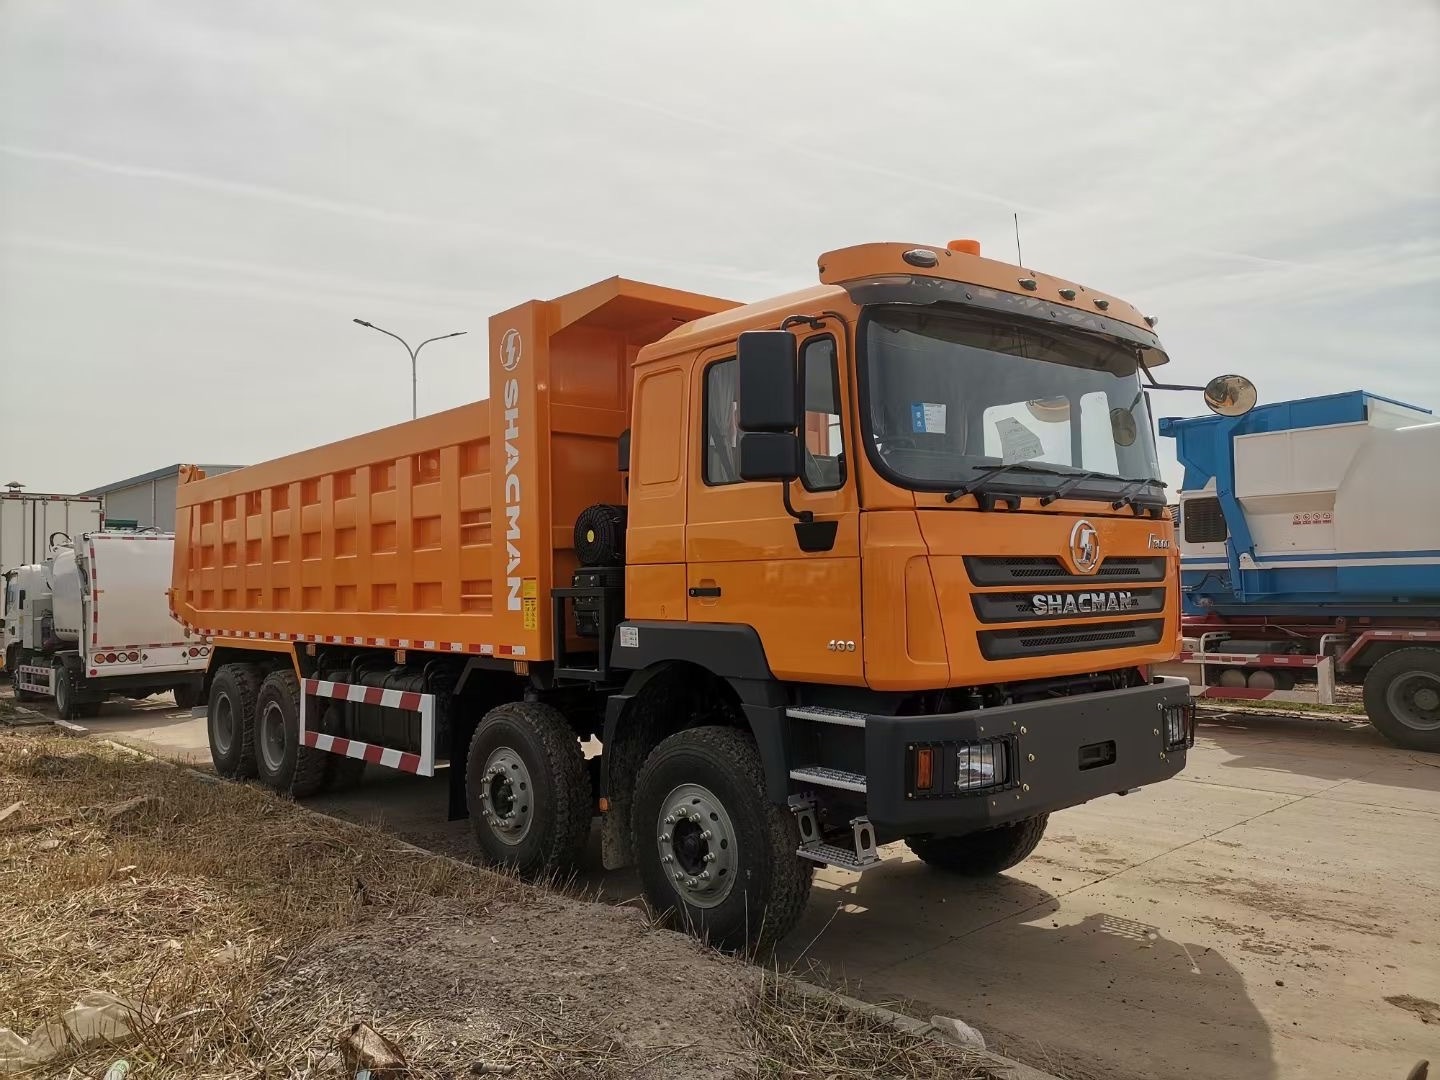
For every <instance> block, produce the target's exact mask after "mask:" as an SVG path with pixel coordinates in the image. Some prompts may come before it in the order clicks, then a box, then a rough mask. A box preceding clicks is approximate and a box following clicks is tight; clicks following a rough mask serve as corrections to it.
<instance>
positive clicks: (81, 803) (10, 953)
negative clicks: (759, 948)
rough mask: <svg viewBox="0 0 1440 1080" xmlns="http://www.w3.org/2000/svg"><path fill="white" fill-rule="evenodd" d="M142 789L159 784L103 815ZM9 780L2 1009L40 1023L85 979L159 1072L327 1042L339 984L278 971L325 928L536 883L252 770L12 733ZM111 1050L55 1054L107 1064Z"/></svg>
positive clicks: (292, 1064)
mask: <svg viewBox="0 0 1440 1080" xmlns="http://www.w3.org/2000/svg"><path fill="white" fill-rule="evenodd" d="M137 795H145V796H154V798H153V799H151V800H150V801H148V802H146V803H145V804H144V805H142V806H140V807H138V808H136V809H134V810H132V811H131V812H129V813H124V814H121V815H119V816H118V817H116V818H115V819H114V820H113V821H107V820H106V818H105V814H104V811H103V809H102V808H104V807H107V806H113V805H115V804H118V803H121V802H124V801H125V800H127V799H130V798H133V797H134V796H137ZM16 800H21V801H22V807H21V809H20V811H18V812H17V813H15V814H12V815H11V816H10V817H9V818H8V819H7V820H6V821H4V822H0V1008H3V1009H4V1010H5V1011H4V1013H3V1014H0V1024H3V1025H5V1026H8V1027H11V1028H13V1029H15V1030H16V1031H17V1032H20V1033H22V1034H28V1033H29V1031H30V1030H31V1029H32V1028H34V1027H35V1026H36V1025H37V1024H39V1023H40V1022H42V1021H44V1020H47V1019H49V1018H51V1017H52V1016H54V1015H56V1014H57V1013H59V1012H61V1011H62V1010H63V1009H65V1008H67V1007H68V1006H69V1005H70V1004H72V1003H73V1002H74V1000H75V999H76V997H77V996H78V995H79V994H80V993H81V992H82V991H85V990H105V991H109V992H111V993H114V994H116V995H117V996H120V997H124V998H127V999H132V1000H135V1001H138V1002H140V1003H142V1004H143V1005H144V1006H145V1008H146V1010H147V1013H148V1014H149V1015H150V1016H151V1017H153V1019H154V1022H153V1023H150V1024H148V1025H146V1026H145V1029H144V1030H143V1031H142V1033H141V1036H140V1039H139V1041H138V1042H136V1043H135V1044H133V1045H129V1046H127V1047H126V1048H125V1052H124V1056H125V1057H127V1058H128V1059H129V1060H130V1061H131V1063H132V1064H134V1065H136V1066H137V1067H140V1066H143V1067H144V1072H143V1075H145V1076H147V1077H157V1078H159V1077H176V1078H179V1077H187V1078H190V1077H196V1078H200V1077H235V1076H255V1075H262V1074H263V1075H266V1076H277V1077H279V1076H292V1075H302V1074H303V1073H304V1071H305V1070H307V1069H308V1068H311V1067H313V1066H315V1065H317V1064H319V1063H320V1062H321V1061H322V1060H323V1059H325V1058H327V1057H330V1058H332V1059H333V1056H334V1055H333V1048H334V1045H335V1031H336V1028H337V1026H338V1024H339V1022H341V1021H342V1020H343V1019H344V1018H345V1017H347V1016H348V1014H349V1013H348V1009H347V1007H346V1002H344V1001H343V1000H325V999H324V998H318V999H317V998H307V999H306V1000H292V999H287V998H285V997H283V996H281V997H277V996H275V995H274V994H270V993H267V992H266V991H267V987H268V986H269V985H270V984H271V982H272V981H273V980H274V979H275V977H276V976H277V975H278V974H279V973H281V972H282V971H283V970H284V968H285V965H286V963H287V961H288V960H289V959H290V958H291V957H293V956H295V955H297V954H300V953H303V952H304V951H305V950H306V949H307V948H308V947H309V946H310V945H311V944H312V943H314V941H315V940H316V938H317V935H319V934H321V933H322V932H330V931H334V930H337V929H343V928H344V927H346V926H347V925H350V924H352V923H354V922H355V921H357V920H358V919H361V918H394V917H397V916H403V915H405V914H407V913H410V912H414V911H417V910H422V909H423V908H424V907H425V905H426V904H428V903H431V902H433V901H434V900H436V899H440V898H445V899H448V900H454V901H460V902H462V903H463V904H464V905H465V906H466V907H470V908H473V909H478V910H483V909H484V907H485V905H486V904H487V903H491V902H494V901H497V900H506V899H514V898H516V897H518V896H520V895H521V894H522V893H523V892H524V888H525V887H524V886H522V885H520V884H518V883H516V882H513V881H511V880H508V879H506V878H504V877H501V876H499V875H495V874H484V873H476V872H473V871H468V870H466V869H464V868H460V867H456V866H455V865H454V864H452V863H449V862H446V861H444V860H440V859H435V858H430V857H427V856H423V855H419V854H416V853H413V852H410V851H407V850H405V849H403V848H396V847H395V846H394V845H393V843H391V842H389V841H388V840H387V839H386V838H385V837H383V836H381V835H378V834H375V833H372V832H369V831H368V830H365V829H361V828H359V827H353V826H346V825H341V824H338V823H332V822H329V821H327V820H325V819H323V818H319V817H315V816H312V815H308V814H304V813H303V812H301V811H299V810H298V808H296V807H294V806H292V805H289V804H287V803H285V802H283V801H281V800H279V799H276V798H274V797H272V796H270V795H268V794H266V793H264V792H262V791H259V790H256V789H253V788H249V787H245V786H242V785H236V784H221V783H216V782H210V783H207V782H205V781H203V780H202V779H200V778H199V777H197V776H196V775H194V774H192V773H188V772H186V771H184V770H181V769H177V768H174V767H173V766H170V765H167V764H163V763H159V762H153V761H147V760H145V759H143V758H139V757H131V756H130V755H126V754H123V753H121V752H119V751H113V750H109V749H106V748H104V747H98V746H95V745H93V744H84V743H76V742H72V741H70V740H64V739H56V738H53V737H45V738H41V737H35V736H26V735H10V734H5V733H0V807H3V806H8V805H9V804H11V803H12V802H14V801H16ZM57 842H58V843H57ZM392 1035H393V1033H392ZM115 1056H116V1052H115V1050H114V1049H113V1048H101V1049H99V1050H97V1051H94V1052H92V1053H89V1054H86V1055H84V1056H82V1057H81V1058H80V1059H73V1058H72V1059H70V1060H68V1061H65V1062H64V1063H63V1064H61V1065H57V1066H56V1068H55V1070H54V1072H55V1075H72V1074H71V1072H70V1070H71V1068H72V1067H73V1068H75V1069H77V1070H78V1073H79V1075H84V1076H90V1075H99V1073H100V1072H103V1071H104V1066H105V1064H107V1063H108V1061H110V1060H113V1058H114V1057H115ZM330 1064H331V1065H332V1066H336V1067H338V1065H336V1062H335V1061H334V1060H332V1061H331V1063H330Z"/></svg>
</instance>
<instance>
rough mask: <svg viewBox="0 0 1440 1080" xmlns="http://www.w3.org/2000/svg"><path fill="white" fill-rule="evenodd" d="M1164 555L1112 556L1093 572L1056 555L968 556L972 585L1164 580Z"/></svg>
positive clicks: (966, 566)
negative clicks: (1081, 570)
mask: <svg viewBox="0 0 1440 1080" xmlns="http://www.w3.org/2000/svg"><path fill="white" fill-rule="evenodd" d="M1165 565H1166V562H1165V556H1163V555H1160V556H1150V555H1111V556H1110V557H1109V558H1108V559H1105V560H1103V561H1102V562H1101V563H1100V568H1099V569H1098V570H1096V571H1095V573H1093V574H1072V573H1071V572H1070V571H1069V570H1067V569H1066V568H1065V564H1064V563H1062V562H1061V561H1060V560H1059V559H1058V558H1056V557H1055V556H1053V555H1015V556H1009V555H966V556H965V570H966V572H967V573H968V574H969V575H970V581H971V583H972V584H975V585H980V586H993V585H1011V586H1013V585H1089V584H1092V583H1094V582H1095V581H1097V580H1099V581H1104V582H1107V583H1109V582H1119V581H1126V582H1129V581H1142V582H1143V581H1164V580H1165Z"/></svg>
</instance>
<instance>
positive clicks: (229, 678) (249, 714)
mask: <svg viewBox="0 0 1440 1080" xmlns="http://www.w3.org/2000/svg"><path fill="white" fill-rule="evenodd" d="M259 692H260V673H259V672H258V671H257V670H256V669H255V667H254V666H253V665H251V664H226V665H225V666H224V667H222V668H221V669H220V670H219V671H217V672H216V673H215V678H214V679H212V680H211V682H210V703H209V707H208V708H207V709H206V717H205V724H206V728H207V731H208V734H209V738H210V760H211V761H213V762H214V763H215V771H216V772H217V773H219V774H220V775H221V776H225V777H229V778H231V779H235V780H245V779H249V778H250V777H252V776H254V775H255V698H256V695H258V694H259Z"/></svg>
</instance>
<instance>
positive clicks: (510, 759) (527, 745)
mask: <svg viewBox="0 0 1440 1080" xmlns="http://www.w3.org/2000/svg"><path fill="white" fill-rule="evenodd" d="M465 803H466V806H467V807H468V808H469V811H470V824H471V827H472V828H473V829H474V830H475V841H476V843H477V844H479V845H480V850H481V851H482V852H483V853H484V855H485V858H486V860H487V861H489V862H491V863H494V864H497V865H499V866H505V867H509V868H510V869H513V870H516V871H518V872H519V873H522V874H535V873H539V872H540V871H542V870H554V871H557V872H559V873H561V874H564V873H567V872H569V871H570V870H571V869H573V868H574V867H576V866H577V865H579V863H580V861H581V858H582V857H583V856H584V853H585V844H586V841H587V840H588V839H589V837H590V820H591V818H593V817H594V795H593V793H592V791H591V787H590V774H589V771H588V770H587V769H586V768H585V755H584V754H583V753H582V752H581V750H580V740H579V739H578V738H576V735H575V729H574V728H572V727H571V726H570V723H569V722H568V721H567V720H566V719H565V717H564V715H563V714H562V713H561V712H560V711H559V710H558V709H555V708H552V707H551V706H549V705H542V704H539V703H538V702H533V701H526V702H512V703H510V704H507V705H501V706H498V707H497V708H494V709H491V710H490V711H489V712H488V713H486V714H485V719H483V720H481V721H480V726H479V727H477V728H476V729H475V734H474V736H473V737H472V738H471V740H470V750H469V753H468V754H467V755H466V762H465Z"/></svg>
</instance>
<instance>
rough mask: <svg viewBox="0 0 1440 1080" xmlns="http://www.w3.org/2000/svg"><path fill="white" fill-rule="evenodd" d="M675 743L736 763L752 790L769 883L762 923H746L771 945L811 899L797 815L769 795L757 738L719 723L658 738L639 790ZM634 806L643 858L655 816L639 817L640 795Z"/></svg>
mask: <svg viewBox="0 0 1440 1080" xmlns="http://www.w3.org/2000/svg"><path fill="white" fill-rule="evenodd" d="M676 746H683V747H684V748H685V749H687V750H690V751H691V752H696V751H698V752H699V753H700V754H701V755H702V756H704V757H706V758H708V759H710V761H711V763H712V764H713V765H716V766H718V767H719V768H721V769H735V770H736V771H738V772H739V773H740V774H741V779H742V782H743V784H744V786H745V788H746V790H747V792H749V791H753V792H754V795H755V800H756V805H757V806H758V807H759V808H760V813H761V817H762V819H763V821H764V828H765V831H766V841H767V845H766V846H767V848H768V856H769V857H768V863H769V867H768V868H769V875H770V889H769V896H767V897H766V899H765V911H764V918H763V920H762V923H761V925H760V926H759V927H758V928H748V936H749V938H750V943H751V944H754V945H755V946H757V947H761V948H763V947H767V946H770V945H773V944H774V943H776V942H778V941H780V940H781V939H782V938H784V937H785V935H786V934H788V933H789V932H790V931H791V930H792V929H794V927H795V924H796V923H797V922H799V921H800V916H801V915H802V914H803V913H804V911H805V905H806V904H807V903H809V900H810V887H811V884H812V882H813V880H814V867H813V866H812V865H811V864H810V863H807V862H805V861H804V860H802V859H801V858H800V856H799V855H798V854H796V852H797V851H798V849H799V846H800V833H799V829H798V827H797V826H796V824H795V817H794V815H793V814H792V813H791V812H790V810H789V809H788V808H786V807H783V806H777V805H776V804H774V803H773V802H771V801H770V798H769V795H768V793H767V790H766V785H765V771H764V767H763V766H762V765H761V763H760V752H759V749H758V748H757V746H756V745H755V740H754V739H753V738H752V737H751V736H750V735H749V733H748V732H745V731H742V730H740V729H738V728H733V727H724V726H721V725H710V726H705V727H694V728H686V729H685V730H683V731H679V732H676V733H675V734H674V735H671V736H669V737H667V738H665V739H662V740H661V741H660V743H659V745H657V746H656V747H655V749H654V750H652V751H651V752H650V756H649V757H647V758H646V759H645V764H644V765H642V766H641V768H640V774H639V776H638V777H637V779H636V784H635V790H636V791H637V793H638V792H640V791H643V790H644V789H645V787H646V785H647V782H648V780H649V777H650V775H651V773H652V772H654V771H655V770H656V769H657V768H659V767H660V766H661V765H662V764H663V761H664V758H665V757H666V756H667V754H668V753H669V752H670V751H673V750H674V749H675V747H676ZM635 809H636V816H635V818H634V819H633V822H632V830H633V833H634V841H633V842H634V850H635V853H636V856H637V857H638V858H641V859H645V858H648V857H650V854H649V853H650V852H651V851H652V850H653V849H654V838H653V837H652V836H651V832H652V831H653V826H654V822H651V821H646V820H642V815H640V814H639V812H638V811H639V800H638V799H637V800H636V804H635ZM677 899H678V898H677ZM743 936H744V935H743V934H742V935H741V937H743ZM719 938H720V940H719V941H717V944H722V945H723V944H737V943H738V941H739V939H738V938H737V937H736V935H734V934H733V933H725V932H723V930H722V932H721V933H720V935H719Z"/></svg>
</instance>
